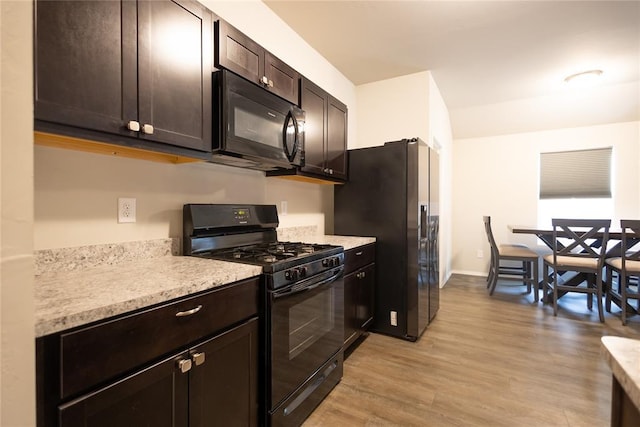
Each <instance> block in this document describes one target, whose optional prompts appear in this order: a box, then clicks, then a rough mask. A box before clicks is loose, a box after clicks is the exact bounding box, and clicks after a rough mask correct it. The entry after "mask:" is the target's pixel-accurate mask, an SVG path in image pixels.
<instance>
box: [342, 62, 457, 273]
mask: <svg viewBox="0 0 640 427" xmlns="http://www.w3.org/2000/svg"><path fill="white" fill-rule="evenodd" d="M356 93H357V102H358V106H359V107H358V117H357V120H358V140H357V142H356V143H355V144H350V145H349V148H362V147H371V146H377V145H382V144H383V143H384V142H386V141H393V140H398V139H402V138H411V137H419V138H421V139H422V140H424V141H425V142H427V143H428V144H429V145H430V146H431V147H433V148H436V149H437V150H438V151H439V154H440V180H439V182H440V186H439V187H440V188H439V193H440V207H439V210H440V218H441V222H440V284H441V285H444V283H445V282H446V280H447V279H448V278H449V275H450V272H451V264H450V261H449V260H450V253H451V220H450V218H451V209H452V198H451V173H452V172H451V170H452V163H451V161H452V154H451V150H452V136H451V125H450V123H449V113H448V111H447V108H446V106H445V104H444V101H443V99H442V96H441V95H440V91H439V90H438V87H437V85H436V83H435V81H434V80H433V78H432V76H431V73H430V72H428V71H424V72H421V73H415V74H410V75H406V76H402V77H396V78H393V79H388V80H382V81H378V82H374V83H368V84H364V85H360V86H358V87H357V88H356Z"/></svg>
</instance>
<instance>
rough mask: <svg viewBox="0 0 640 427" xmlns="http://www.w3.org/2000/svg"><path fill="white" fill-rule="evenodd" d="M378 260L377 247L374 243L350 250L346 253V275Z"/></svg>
mask: <svg viewBox="0 0 640 427" xmlns="http://www.w3.org/2000/svg"><path fill="white" fill-rule="evenodd" d="M375 259H376V246H375V244H374V243H371V244H369V245H365V246H359V247H357V248H353V249H349V250H348V251H346V252H345V253H344V274H345V275H347V274H349V273H351V272H353V271H355V270H357V269H359V268H361V267H364V266H365V265H367V264H371V263H372V262H374V261H375Z"/></svg>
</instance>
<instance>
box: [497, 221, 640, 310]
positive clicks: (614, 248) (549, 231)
mask: <svg viewBox="0 0 640 427" xmlns="http://www.w3.org/2000/svg"><path fill="white" fill-rule="evenodd" d="M508 228H509V230H511V232H512V233H514V234H532V235H535V236H537V237H538V239H540V241H542V242H543V243H544V244H545V245H547V247H549V249H551V250H552V251H553V227H552V226H550V225H549V226H521V225H509V226H508ZM562 235H563V233H562V232H561V231H558V236H559V237H562ZM594 237H595V238H594V239H593V240H592V241H591V244H590V245H591V246H592V247H600V246H601V245H602V239H603V238H604V233H603V232H598V233H595V234H594ZM637 243H640V239H629V238H627V245H628V247H632V246H634V245H635V244H637ZM558 244H562V243H561V242H558ZM621 255H622V229H621V228H610V229H609V241H608V243H607V249H606V253H605V257H606V258H615V257H619V256H621ZM543 265H544V264H543ZM543 268H544V267H543ZM561 277H562V280H563V284H564V285H565V286H579V285H580V284H581V283H582V282H584V281H585V274H584V273H578V272H565V273H563V274H561ZM603 284H604V285H605V287H606V286H607V285H606V283H604V281H603ZM539 289H542V292H543V298H542V301H543V302H546V301H550V299H549V298H548V297H549V296H550V295H551V293H549V295H546V291H545V286H544V279H543V280H541V281H540V283H539ZM605 291H606V288H605ZM564 294H566V292H558V298H560V297H561V296H563V295H564ZM613 300H614V302H616V304H617V305H618V306H620V304H621V303H620V301H619V300H618V299H617V298H615V297H614V299H613ZM626 306H627V312H628V313H634V314H635V313H636V310H635V308H634V307H633V306H631V305H630V304H628V303H627V304H626Z"/></svg>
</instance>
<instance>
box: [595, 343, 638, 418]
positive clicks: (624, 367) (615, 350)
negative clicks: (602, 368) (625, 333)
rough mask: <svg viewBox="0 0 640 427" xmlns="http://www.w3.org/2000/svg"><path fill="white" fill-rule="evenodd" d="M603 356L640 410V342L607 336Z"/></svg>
mask: <svg viewBox="0 0 640 427" xmlns="http://www.w3.org/2000/svg"><path fill="white" fill-rule="evenodd" d="M601 341H602V346H603V348H604V350H605V351H603V354H604V356H605V359H606V360H607V363H608V364H609V367H610V368H611V372H612V373H613V376H614V377H615V378H616V379H617V380H618V383H620V385H621V386H622V388H623V389H624V391H625V393H626V394H627V396H628V397H629V400H630V401H631V402H632V403H633V404H634V405H635V407H636V408H640V340H635V339H631V338H623V337H613V336H606V337H602V338H601Z"/></svg>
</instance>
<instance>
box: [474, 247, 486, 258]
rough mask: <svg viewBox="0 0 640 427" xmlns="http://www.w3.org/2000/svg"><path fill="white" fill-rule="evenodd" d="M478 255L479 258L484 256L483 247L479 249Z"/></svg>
mask: <svg viewBox="0 0 640 427" xmlns="http://www.w3.org/2000/svg"><path fill="white" fill-rule="evenodd" d="M476 256H477V257H478V258H484V252H482V249H478V251H477V252H476Z"/></svg>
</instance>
